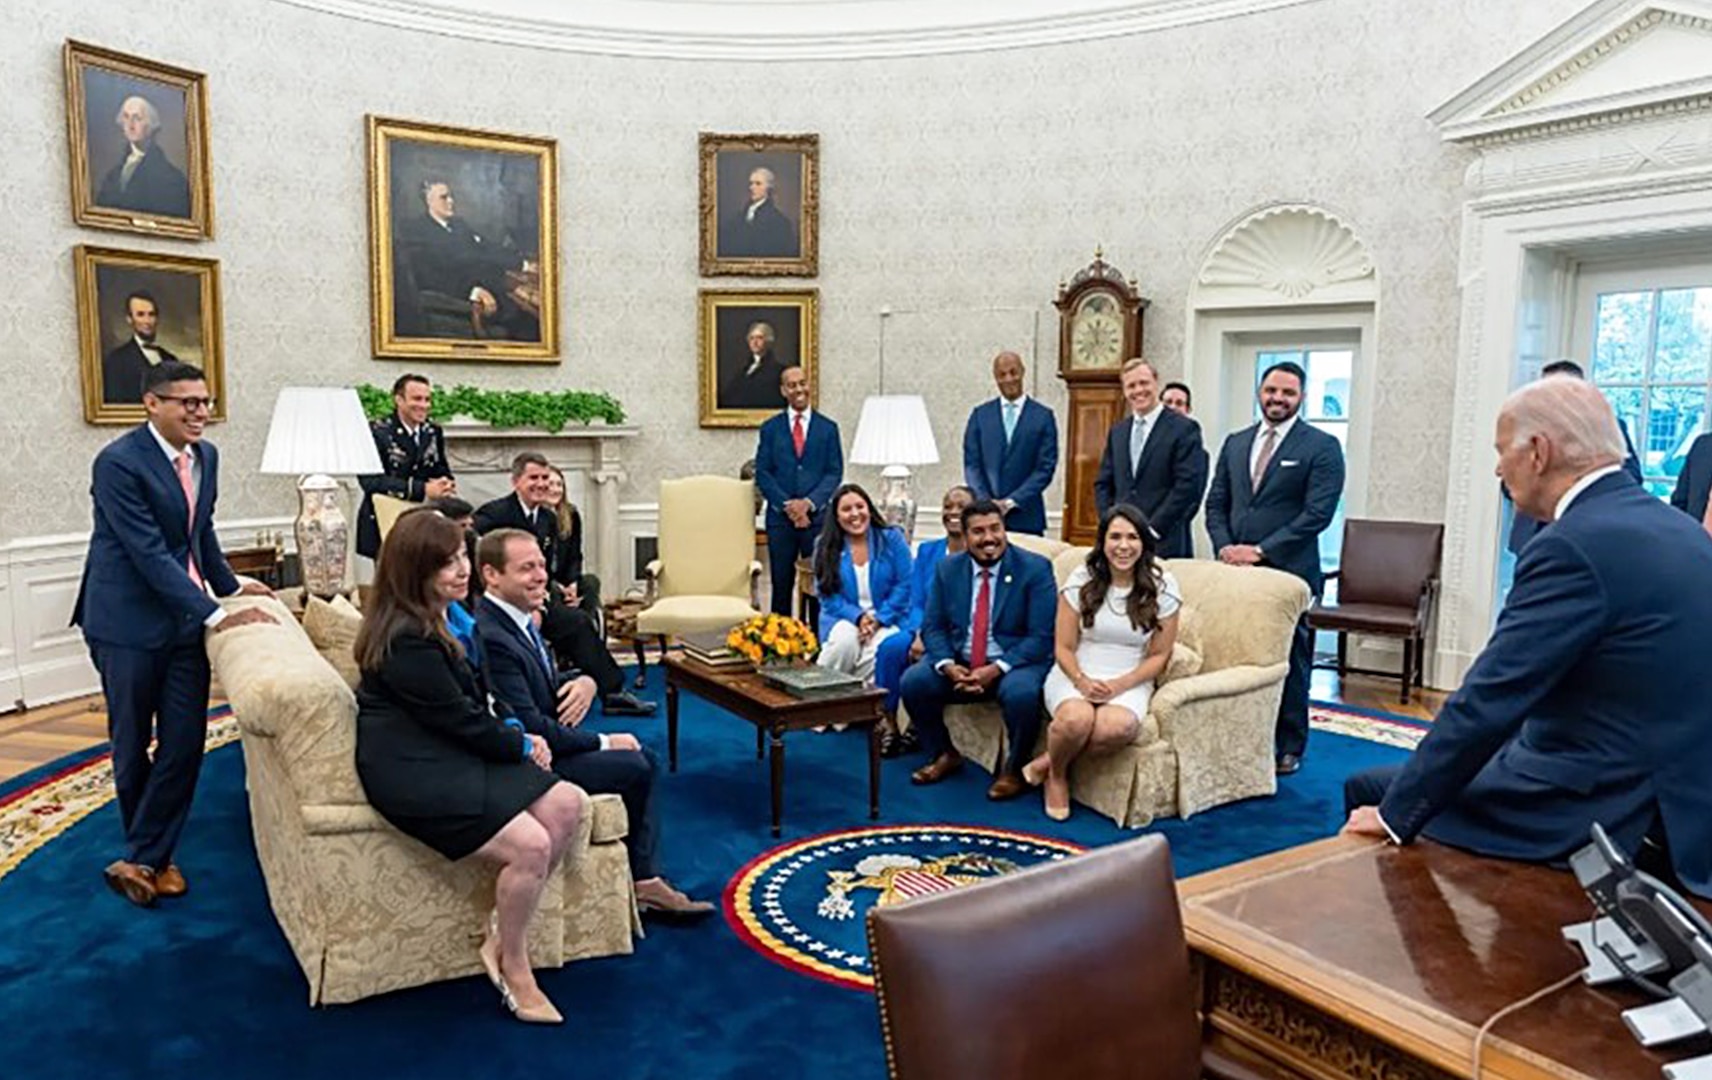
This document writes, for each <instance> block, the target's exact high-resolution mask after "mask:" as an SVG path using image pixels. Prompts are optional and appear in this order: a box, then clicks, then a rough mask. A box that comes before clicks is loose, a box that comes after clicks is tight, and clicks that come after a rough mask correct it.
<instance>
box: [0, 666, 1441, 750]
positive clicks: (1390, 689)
mask: <svg viewBox="0 0 1712 1080" xmlns="http://www.w3.org/2000/svg"><path fill="white" fill-rule="evenodd" d="M620 655H623V654H622V653H620ZM1312 685H1313V696H1314V700H1316V701H1331V702H1338V703H1341V704H1344V705H1353V706H1355V707H1357V708H1362V709H1378V710H1380V711H1383V712H1393V713H1401V714H1403V715H1405V716H1416V717H1420V718H1422V719H1426V720H1430V719H1432V717H1433V715H1434V714H1435V713H1437V712H1438V710H1439V707H1440V706H1441V705H1443V704H1444V700H1445V697H1446V695H1445V693H1444V692H1443V691H1440V690H1427V691H1425V692H1423V693H1421V694H1417V695H1415V696H1414V700H1413V701H1411V702H1410V703H1409V704H1408V705H1403V704H1401V703H1400V702H1399V701H1398V700H1397V680H1395V679H1376V678H1373V677H1372V676H1368V675H1351V676H1349V677H1348V678H1345V679H1343V680H1341V681H1340V680H1339V679H1338V677H1337V673H1336V672H1332V671H1315V672H1314V680H1313V684H1312ZM105 741H107V714H106V712H105V711H104V710H103V709H102V702H101V695H99V694H91V695H90V696H88V697H82V698H75V699H73V700H71V701H62V702H60V703H59V704H57V705H44V706H42V707H41V708H37V709H25V710H22V711H19V712H11V713H6V714H4V715H0V781H4V780H9V779H11V778H12V777H14V776H17V775H18V774H19V773H22V772H28V771H29V770H31V769H33V768H35V767H36V766H38V765H45V764H47V763H48V762H50V761H53V760H54V759H56V758H61V757H64V756H65V755H67V754H71V753H76V752H77V751H79V750H82V749H84V748H85V747H89V746H94V745H95V744H96V743H101V742H105Z"/></svg>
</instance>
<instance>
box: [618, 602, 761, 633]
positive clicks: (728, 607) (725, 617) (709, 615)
mask: <svg viewBox="0 0 1712 1080" xmlns="http://www.w3.org/2000/svg"><path fill="white" fill-rule="evenodd" d="M756 614H757V612H756V611H755V609H754V608H752V607H750V606H749V602H748V601H747V600H739V599H738V598H736V597H734V596H714V595H711V594H709V595H697V596H667V597H664V598H662V599H660V600H657V601H655V602H654V604H653V606H651V607H646V608H643V609H642V611H640V612H639V613H638V614H637V616H636V629H637V632H638V633H643V634H699V633H706V632H708V631H711V630H729V629H731V628H732V627H733V626H736V625H737V624H738V623H740V622H743V621H744V620H745V619H749V618H752V617H754V616H755V615H756Z"/></svg>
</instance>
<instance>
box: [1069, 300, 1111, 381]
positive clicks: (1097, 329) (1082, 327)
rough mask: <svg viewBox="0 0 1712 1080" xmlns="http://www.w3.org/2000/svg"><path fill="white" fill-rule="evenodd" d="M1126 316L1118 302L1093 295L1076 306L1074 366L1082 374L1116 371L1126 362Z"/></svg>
mask: <svg viewBox="0 0 1712 1080" xmlns="http://www.w3.org/2000/svg"><path fill="white" fill-rule="evenodd" d="M1123 346H1124V326H1123V313H1122V312H1121V311H1119V309H1118V305H1117V301H1115V300H1113V299H1112V298H1111V297H1110V296H1108V295H1106V294H1104V293H1093V294H1091V295H1089V296H1087V297H1085V298H1084V299H1083V300H1082V302H1081V303H1079V304H1077V305H1076V311H1075V313H1074V314H1073V315H1072V316H1071V325H1070V366H1071V367H1073V368H1075V369H1077V370H1079V371H1115V370H1117V368H1119V367H1120V366H1122V364H1123V362H1124V359H1125V357H1124V355H1123Z"/></svg>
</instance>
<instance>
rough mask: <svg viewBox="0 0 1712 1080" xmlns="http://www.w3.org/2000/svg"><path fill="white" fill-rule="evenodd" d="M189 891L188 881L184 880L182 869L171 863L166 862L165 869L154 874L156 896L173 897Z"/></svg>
mask: <svg viewBox="0 0 1712 1080" xmlns="http://www.w3.org/2000/svg"><path fill="white" fill-rule="evenodd" d="M189 891H190V883H189V882H188V881H185V880H184V871H182V870H180V869H179V868H178V867H177V866H176V865H175V864H173V863H167V865H166V869H165V870H162V871H161V872H160V873H158V874H156V875H155V895H156V896H162V897H166V898H167V899H173V898H176V897H180V896H183V895H184V894H185V893H187V892H189Z"/></svg>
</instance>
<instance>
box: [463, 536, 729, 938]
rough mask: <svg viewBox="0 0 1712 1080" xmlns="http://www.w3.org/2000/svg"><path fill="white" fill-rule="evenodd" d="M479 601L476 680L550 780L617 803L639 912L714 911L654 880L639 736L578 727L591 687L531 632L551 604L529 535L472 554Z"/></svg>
mask: <svg viewBox="0 0 1712 1080" xmlns="http://www.w3.org/2000/svg"><path fill="white" fill-rule="evenodd" d="M476 563H477V566H478V567H479V572H480V574H481V576H482V584H483V593H482V598H481V600H480V601H479V602H478V603H477V605H476V633H477V634H478V635H479V636H480V638H481V643H482V649H481V655H482V673H483V675H484V677H485V681H486V683H487V690H488V693H490V694H492V695H493V696H494V698H495V700H496V702H497V704H496V708H497V709H498V710H499V712H500V713H501V715H510V716H514V717H516V718H517V720H518V721H519V722H520V723H522V724H523V727H524V730H526V731H528V732H529V733H530V734H531V735H537V736H540V737H541V738H542V739H545V740H546V742H547V748H548V750H549V751H550V752H551V753H552V755H553V771H554V772H555V773H557V774H558V775H559V776H560V777H561V778H563V779H565V780H568V781H570V782H571V783H573V784H576V785H578V786H580V787H582V788H583V789H584V790H586V791H589V792H592V793H608V794H616V795H618V796H619V797H620V798H621V799H623V800H624V809H625V812H626V814H627V816H628V817H629V818H630V832H629V834H628V835H627V836H626V837H625V844H626V846H627V848H628V849H629V855H630V876H631V877H632V878H633V879H634V880H635V883H636V902H637V904H638V905H640V906H641V908H642V910H643V911H659V912H664V913H668V914H674V915H705V914H706V913H708V912H710V911H712V910H713V905H712V904H709V903H707V902H705V901H701V900H691V899H690V898H689V897H688V896H685V895H684V894H683V893H681V892H679V891H678V890H677V889H675V888H673V887H672V885H671V883H670V882H668V881H666V879H665V878H663V877H661V876H660V868H659V853H658V847H659V836H660V807H659V802H658V800H656V799H655V798H654V781H655V779H656V777H657V776H658V768H657V767H656V765H655V762H654V758H653V756H652V755H651V754H649V753H648V752H647V751H646V750H644V749H642V744H641V742H640V741H638V740H637V738H636V736H634V735H631V734H628V733H625V732H612V733H602V734H598V735H597V734H596V733H594V732H592V731H587V730H585V729H584V728H582V727H581V726H579V725H581V724H582V722H583V719H584V718H585V717H586V716H587V715H588V708H589V704H590V703H591V702H592V701H593V700H594V695H595V686H594V680H592V679H590V678H589V677H588V676H587V675H583V674H581V673H578V672H568V673H563V674H561V673H560V672H559V671H558V670H557V668H556V667H555V666H554V665H553V662H552V658H551V656H549V655H548V653H547V648H546V642H545V641H544V640H543V639H542V637H541V634H540V632H539V631H538V630H536V628H535V622H534V618H533V616H534V614H535V613H536V612H538V611H540V610H541V609H542V607H543V605H544V604H545V603H546V601H547V582H548V575H547V558H546V556H545V555H544V554H543V553H542V552H541V548H540V545H539V544H537V543H536V542H535V538H534V536H533V535H531V534H530V533H527V532H524V531H523V530H521V529H498V530H495V531H494V532H490V533H488V534H487V535H486V536H483V537H482V538H481V542H480V543H479V544H477V545H476Z"/></svg>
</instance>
